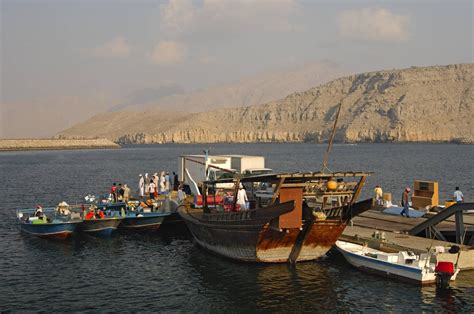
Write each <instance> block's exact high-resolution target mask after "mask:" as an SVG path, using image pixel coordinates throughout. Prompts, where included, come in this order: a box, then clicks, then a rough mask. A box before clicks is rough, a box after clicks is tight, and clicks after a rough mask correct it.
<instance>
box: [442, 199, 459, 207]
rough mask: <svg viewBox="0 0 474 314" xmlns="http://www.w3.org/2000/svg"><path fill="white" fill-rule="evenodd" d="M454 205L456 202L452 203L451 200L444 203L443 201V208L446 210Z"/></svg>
mask: <svg viewBox="0 0 474 314" xmlns="http://www.w3.org/2000/svg"><path fill="white" fill-rule="evenodd" d="M454 204H456V202H455V201H453V200H446V201H444V207H446V208H448V207H450V206H453V205H454Z"/></svg>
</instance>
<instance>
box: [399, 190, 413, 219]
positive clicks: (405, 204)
mask: <svg viewBox="0 0 474 314" xmlns="http://www.w3.org/2000/svg"><path fill="white" fill-rule="evenodd" d="M410 191H411V189H410V188H409V187H406V188H405V191H403V195H402V206H403V210H402V211H401V212H400V215H402V216H403V214H405V215H406V216H407V217H410V214H409V208H410V205H409V204H408V202H409V200H410Z"/></svg>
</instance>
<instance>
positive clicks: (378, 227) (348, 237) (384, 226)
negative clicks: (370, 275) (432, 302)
mask: <svg viewBox="0 0 474 314" xmlns="http://www.w3.org/2000/svg"><path fill="white" fill-rule="evenodd" d="M426 220H427V218H406V217H402V216H395V215H387V214H383V213H382V212H380V211H378V210H369V211H367V212H365V213H363V214H361V215H359V216H357V217H355V218H354V219H353V220H352V226H347V227H346V229H345V230H344V233H343V234H342V235H341V237H340V239H341V240H344V241H348V242H354V243H359V244H364V245H365V244H366V245H368V246H369V247H372V248H374V249H382V250H385V251H389V252H398V251H404V250H411V251H413V252H416V253H421V252H426V251H427V250H428V249H429V248H430V247H434V246H443V247H447V248H449V247H451V246H453V245H458V244H456V243H453V242H448V241H440V240H433V239H428V238H423V237H419V236H413V235H409V234H408V232H409V230H412V229H413V228H414V227H416V226H417V225H419V224H421V223H423V222H424V221H426ZM464 225H465V228H466V230H474V215H471V214H464ZM437 228H438V230H442V231H443V232H447V233H449V232H453V231H454V230H455V221H454V219H452V218H449V219H446V220H445V221H443V222H441V223H439V224H438V226H437ZM375 231H379V232H384V236H385V239H380V238H374V237H373V234H374V232H375ZM459 247H460V248H461V254H460V257H459V264H458V266H459V268H460V269H461V270H467V269H474V247H472V246H468V245H459ZM456 258H457V254H449V253H443V254H441V255H440V256H439V260H441V261H452V262H455V261H456Z"/></svg>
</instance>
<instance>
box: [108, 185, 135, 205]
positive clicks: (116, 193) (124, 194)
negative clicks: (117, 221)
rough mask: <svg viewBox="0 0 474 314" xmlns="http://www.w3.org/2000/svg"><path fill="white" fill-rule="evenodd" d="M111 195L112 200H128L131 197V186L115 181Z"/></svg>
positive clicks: (115, 201)
mask: <svg viewBox="0 0 474 314" xmlns="http://www.w3.org/2000/svg"><path fill="white" fill-rule="evenodd" d="M110 195H111V196H112V201H113V202H114V203H117V202H128V200H129V199H130V188H129V187H128V186H127V185H126V184H124V185H122V183H119V184H118V185H117V183H115V182H114V183H113V184H112V187H111V188H110Z"/></svg>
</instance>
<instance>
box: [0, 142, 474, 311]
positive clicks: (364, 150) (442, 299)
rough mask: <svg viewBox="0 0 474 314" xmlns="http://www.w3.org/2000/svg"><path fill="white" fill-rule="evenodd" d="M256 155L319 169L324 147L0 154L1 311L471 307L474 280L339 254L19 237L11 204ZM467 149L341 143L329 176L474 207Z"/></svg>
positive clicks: (141, 239)
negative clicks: (233, 252) (345, 175)
mask: <svg viewBox="0 0 474 314" xmlns="http://www.w3.org/2000/svg"><path fill="white" fill-rule="evenodd" d="M205 148H210V149H211V153H212V154H222V153H226V154H254V155H263V156H265V157H266V161H267V166H268V167H270V168H273V169H276V170H278V171H301V170H308V171H311V170H313V171H314V170H319V169H320V164H321V160H322V157H323V153H324V151H325V149H326V147H325V146H323V145H315V144H242V145H224V144H219V145H160V146H146V147H143V146H136V147H127V148H124V149H120V150H80V151H42V152H4V153H0V196H1V203H0V239H1V240H0V283H1V284H0V311H5V310H15V311H18V310H22V311H23V310H33V311H39V310H42V311H52V310H54V311H92V312H94V311H178V312H184V311H186V312H188V311H189V312H223V311H232V312H248V311H262V312H295V311H297V312H301V311H308V312H309V311H312V312H314V311H364V312H365V311H377V312H380V311H392V312H420V311H429V312H431V311H443V312H444V311H463V312H472V311H474V272H473V271H470V272H462V273H461V274H460V275H459V276H458V279H457V280H456V283H454V284H453V287H452V288H451V289H449V290H447V291H438V290H437V289H436V288H435V287H424V288H420V287H416V286H412V285H409V284H404V283H399V282H394V281H389V280H386V279H383V278H380V277H376V276H371V275H367V274H365V273H361V272H359V271H357V270H355V269H353V268H351V267H350V266H348V265H347V263H346V262H345V261H344V259H343V258H342V257H341V256H340V255H339V254H338V253H336V252H331V253H330V254H328V256H327V257H326V258H324V259H323V260H321V261H317V262H307V263H301V264H298V265H297V267H296V268H292V267H289V266H288V265H286V264H283V265H259V264H246V263H238V262H234V261H231V260H227V259H224V258H221V257H219V256H216V255H213V254H211V253H208V252H206V251H203V250H201V249H200V248H199V247H197V246H196V245H195V244H194V243H193V241H192V238H191V237H190V236H189V235H188V234H186V233H182V232H178V231H173V230H164V229H163V230H160V231H159V232H157V233H156V234H117V235H116V236H115V237H113V238H111V239H96V238H93V237H87V238H76V239H73V240H71V241H67V242H64V243H63V242H54V241H48V240H43V239H37V238H35V237H30V236H27V235H24V234H22V233H20V232H19V230H18V227H17V225H16V223H15V212H14V209H15V208H22V207H32V206H34V205H35V204H43V205H53V204H57V203H59V202H60V201H62V200H66V201H68V202H70V203H74V202H80V201H81V199H82V197H83V196H85V195H87V194H89V193H96V194H97V193H99V192H100V193H103V192H106V191H108V189H109V186H110V184H111V183H112V182H122V183H128V184H129V185H130V186H131V187H132V188H135V186H136V183H137V179H138V174H139V173H144V172H148V173H154V172H158V171H161V170H168V171H176V169H177V161H178V156H179V155H180V154H199V153H201V152H202V150H203V149H205ZM473 157H474V146H467V145H464V146H462V145H431V144H370V145H368V144H367V145H353V146H352V145H336V146H335V147H334V150H333V153H332V158H331V161H330V164H329V168H330V169H331V170H341V171H342V170H351V171H352V170H360V171H374V172H375V173H374V175H373V176H371V177H370V179H369V181H368V183H367V186H366V189H365V195H364V196H369V195H370V194H371V191H372V189H373V186H374V185H375V184H380V185H381V186H382V187H383V188H384V190H385V191H388V192H392V193H393V195H394V197H395V198H399V196H400V194H401V192H402V190H403V188H404V187H405V186H407V185H412V184H413V180H414V179H415V178H419V179H427V180H437V181H439V183H440V196H441V198H442V199H445V198H450V197H451V194H452V191H453V190H454V187H455V186H459V187H460V188H461V190H462V191H463V192H464V194H465V197H466V199H467V200H470V201H474V184H473V177H474V172H473V159H474V158H473Z"/></svg>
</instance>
